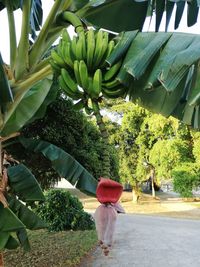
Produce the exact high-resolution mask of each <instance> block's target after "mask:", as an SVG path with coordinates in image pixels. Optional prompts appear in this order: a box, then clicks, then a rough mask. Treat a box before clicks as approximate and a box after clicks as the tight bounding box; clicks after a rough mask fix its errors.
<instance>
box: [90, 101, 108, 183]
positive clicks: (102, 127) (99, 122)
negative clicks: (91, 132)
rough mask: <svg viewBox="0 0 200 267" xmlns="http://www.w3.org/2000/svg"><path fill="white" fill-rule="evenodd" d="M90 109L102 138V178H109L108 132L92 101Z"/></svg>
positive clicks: (97, 108)
mask: <svg viewBox="0 0 200 267" xmlns="http://www.w3.org/2000/svg"><path fill="white" fill-rule="evenodd" d="M92 107H93V111H94V115H95V117H96V122H97V125H98V127H99V130H100V133H101V136H102V141H103V162H104V165H103V168H102V176H103V177H105V178H106V177H107V178H109V177H110V155H109V151H108V145H109V144H108V132H107V130H106V127H105V123H104V121H103V116H102V115H101V113H100V108H99V105H98V102H97V101H95V100H93V101H92Z"/></svg>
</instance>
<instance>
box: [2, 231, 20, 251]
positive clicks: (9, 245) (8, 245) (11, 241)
mask: <svg viewBox="0 0 200 267" xmlns="http://www.w3.org/2000/svg"><path fill="white" fill-rule="evenodd" d="M0 235H1V234H0ZM17 247H19V243H18V242H17V240H16V239H15V238H14V237H13V236H12V235H10V236H9V238H8V241H7V243H6V244H5V248H7V249H16V248H17ZM0 249H1V248H0Z"/></svg>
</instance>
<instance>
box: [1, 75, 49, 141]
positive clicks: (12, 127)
mask: <svg viewBox="0 0 200 267" xmlns="http://www.w3.org/2000/svg"><path fill="white" fill-rule="evenodd" d="M51 84H52V81H51V80H50V79H44V80H42V81H40V82H38V83H37V84H36V85H35V86H33V87H32V88H31V89H30V90H29V91H28V92H27V93H26V94H25V95H24V97H23V98H22V100H21V101H20V103H19V104H18V105H17V103H16V105H15V107H13V112H12V114H11V116H7V117H5V124H4V126H3V128H2V130H1V135H2V136H7V135H9V134H11V133H14V132H16V131H18V130H20V129H21V128H22V127H23V126H24V125H25V124H26V123H27V122H28V121H29V120H30V119H31V118H32V117H33V116H34V114H35V113H36V112H37V111H38V110H39V108H40V106H41V105H42V104H43V102H44V100H45V98H46V96H47V95H48V92H49V90H50V88H51ZM14 108H15V109H14Z"/></svg>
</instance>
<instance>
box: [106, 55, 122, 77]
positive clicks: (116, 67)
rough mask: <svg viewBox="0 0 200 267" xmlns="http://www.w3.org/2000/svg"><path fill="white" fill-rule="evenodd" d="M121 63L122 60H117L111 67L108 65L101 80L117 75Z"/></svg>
mask: <svg viewBox="0 0 200 267" xmlns="http://www.w3.org/2000/svg"><path fill="white" fill-rule="evenodd" d="M121 65H122V60H119V61H118V62H117V63H115V64H114V65H113V66H112V67H110V69H109V70H107V72H106V73H105V75H104V77H103V80H104V81H109V80H110V79H112V78H113V77H114V76H116V75H117V73H118V71H119V69H120V67H121Z"/></svg>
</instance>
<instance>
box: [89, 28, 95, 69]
mask: <svg viewBox="0 0 200 267" xmlns="http://www.w3.org/2000/svg"><path fill="white" fill-rule="evenodd" d="M94 51H95V36H94V30H93V29H89V31H88V32H87V66H88V68H89V70H90V69H92V67H93V65H92V63H93V56H94Z"/></svg>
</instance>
